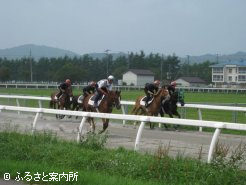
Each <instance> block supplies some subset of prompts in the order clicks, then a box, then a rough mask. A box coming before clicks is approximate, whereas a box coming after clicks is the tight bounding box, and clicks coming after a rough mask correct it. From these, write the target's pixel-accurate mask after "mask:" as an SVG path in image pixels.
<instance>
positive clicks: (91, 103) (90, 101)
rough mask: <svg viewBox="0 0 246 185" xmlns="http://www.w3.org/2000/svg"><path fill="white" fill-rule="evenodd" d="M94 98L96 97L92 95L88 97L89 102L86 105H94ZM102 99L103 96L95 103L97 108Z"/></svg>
mask: <svg viewBox="0 0 246 185" xmlns="http://www.w3.org/2000/svg"><path fill="white" fill-rule="evenodd" d="M95 97H96V95H93V96H91V97H90V99H89V101H88V104H89V105H92V106H93V105H94V100H95ZM104 97H105V95H103V96H102V97H101V98H99V100H98V102H97V105H98V106H99V105H100V103H101V102H102V100H103V98H104Z"/></svg>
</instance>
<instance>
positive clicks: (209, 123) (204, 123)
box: [0, 105, 246, 163]
mask: <svg viewBox="0 0 246 185" xmlns="http://www.w3.org/2000/svg"><path fill="white" fill-rule="evenodd" d="M3 110H11V111H22V112H32V113H36V115H35V118H34V120H33V124H32V133H33V134H34V133H35V129H36V124H37V120H38V118H39V116H40V114H43V113H48V114H62V115H71V116H81V117H82V120H81V123H80V126H79V130H78V135H77V142H79V141H80V138H81V136H83V135H84V134H85V131H84V126H85V122H86V120H87V118H88V117H93V118H108V119H117V120H129V121H140V122H141V124H140V126H139V128H138V132H137V135H136V139H135V147H134V150H135V151H138V150H139V143H140V140H141V136H142V132H143V128H144V125H145V123H146V122H153V123H161V124H178V125H188V126H201V127H210V128H215V132H214V134H213V136H212V140H211V143H210V147H209V152H208V158H207V162H208V163H210V162H211V160H212V155H213V152H214V149H215V145H216V143H217V141H218V137H219V134H220V132H221V129H231V130H244V131H246V124H236V123H234V124H232V123H227V122H216V121H202V120H190V119H189V120H188V119H176V118H163V117H152V116H136V115H124V114H106V113H94V112H82V111H68V110H57V109H45V108H30V107H18V106H5V105H0V111H1V112H2V111H3Z"/></svg>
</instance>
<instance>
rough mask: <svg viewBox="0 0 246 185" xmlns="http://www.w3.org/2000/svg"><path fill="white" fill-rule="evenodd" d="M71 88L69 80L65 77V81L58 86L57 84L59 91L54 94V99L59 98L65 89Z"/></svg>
mask: <svg viewBox="0 0 246 185" xmlns="http://www.w3.org/2000/svg"><path fill="white" fill-rule="evenodd" d="M69 88H71V90H72V87H71V80H69V79H66V81H65V82H63V83H61V84H60V85H59V86H58V89H59V93H58V94H57V95H56V96H55V99H59V98H60V96H61V95H62V93H65V92H66V91H67V89H69Z"/></svg>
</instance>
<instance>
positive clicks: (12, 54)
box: [0, 44, 80, 59]
mask: <svg viewBox="0 0 246 185" xmlns="http://www.w3.org/2000/svg"><path fill="white" fill-rule="evenodd" d="M30 56H31V57H33V58H35V59H39V58H41V57H48V58H51V57H55V58H57V57H64V56H68V57H75V56H80V55H79V54H77V53H74V52H72V51H68V50H64V49H59V48H54V47H48V46H38V45H34V44H25V45H21V46H17V47H13V48H7V49H0V57H6V58H8V59H16V58H22V57H30Z"/></svg>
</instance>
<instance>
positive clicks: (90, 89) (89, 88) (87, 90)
mask: <svg viewBox="0 0 246 185" xmlns="http://www.w3.org/2000/svg"><path fill="white" fill-rule="evenodd" d="M94 92H95V87H92V86H90V85H88V86H86V87H84V88H83V94H84V95H85V94H93V93H94Z"/></svg>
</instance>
